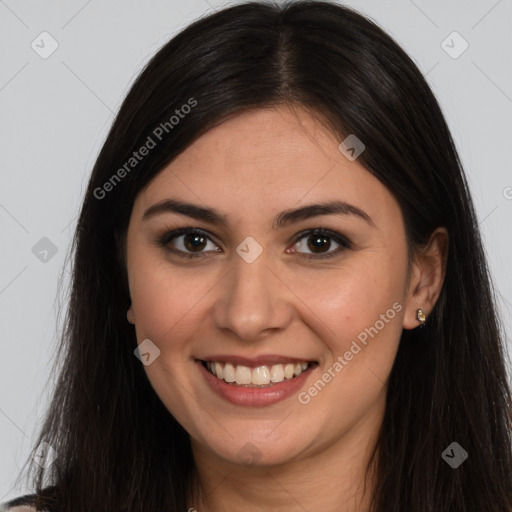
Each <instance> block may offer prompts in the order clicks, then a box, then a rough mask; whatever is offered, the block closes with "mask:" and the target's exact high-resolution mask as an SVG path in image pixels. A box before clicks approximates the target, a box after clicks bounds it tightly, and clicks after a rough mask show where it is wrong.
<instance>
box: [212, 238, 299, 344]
mask: <svg viewBox="0 0 512 512" xmlns="http://www.w3.org/2000/svg"><path fill="white" fill-rule="evenodd" d="M241 245H242V244H241ZM233 260H234V261H233V264H232V270H231V272H229V274H228V275H227V276H226V279H225V280H223V282H224V287H223V289H222V293H221V297H220V298H219V300H218V301H217V304H216V306H215V318H216V324H217V327H219V328H227V329H229V330H231V331H233V332H234V333H235V334H236V336H237V337H238V338H240V339H244V340H253V339H257V338H258V337H259V336H260V335H261V333H262V332H264V331H267V330H269V329H278V328H284V327H286V325H287V324H288V323H289V322H290V319H291V305H290V304H289V302H288V300H287V294H286V291H285V290H286V287H285V286H284V285H283V283H282V282H281V281H280V280H279V279H278V277H277V275H276V274H277V272H276V271H272V269H271V262H270V261H269V258H268V257H267V254H266V253H265V251H263V253H262V254H260V256H258V257H257V258H256V259H255V260H254V261H250V259H244V257H243V256H239V255H238V254H234V255H233Z"/></svg>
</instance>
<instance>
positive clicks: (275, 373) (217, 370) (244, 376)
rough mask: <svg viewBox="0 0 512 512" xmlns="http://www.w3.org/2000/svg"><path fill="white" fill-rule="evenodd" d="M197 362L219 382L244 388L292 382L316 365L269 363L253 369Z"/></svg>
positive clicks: (237, 365) (220, 362)
mask: <svg viewBox="0 0 512 512" xmlns="http://www.w3.org/2000/svg"><path fill="white" fill-rule="evenodd" d="M199 362H200V363H201V365H202V366H203V367H204V368H205V369H206V370H207V371H208V372H209V373H210V374H211V375H213V376H214V377H216V378H217V379H218V380H219V381H222V382H224V383H226V384H229V385H231V386H236V387H244V388H270V387H273V386H276V385H279V384H282V383H284V382H289V381H292V380H294V379H296V378H297V377H300V376H301V375H302V374H303V373H305V372H307V371H308V370H309V369H310V368H312V367H314V366H316V365H317V363H316V362H315V361H290V362H286V363H276V364H271V363H269V364H260V365H258V366H253V367H251V366H246V365H242V364H236V363H231V362H226V361H203V360H199Z"/></svg>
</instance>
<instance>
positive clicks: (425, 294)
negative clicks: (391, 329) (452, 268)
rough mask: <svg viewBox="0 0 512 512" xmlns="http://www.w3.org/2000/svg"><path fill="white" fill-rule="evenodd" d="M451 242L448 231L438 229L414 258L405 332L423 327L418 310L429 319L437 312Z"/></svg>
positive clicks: (405, 316)
mask: <svg viewBox="0 0 512 512" xmlns="http://www.w3.org/2000/svg"><path fill="white" fill-rule="evenodd" d="M448 241H449V235H448V231H447V230H446V228H444V227H438V228H436V229H435V230H434V231H433V232H432V234H431V235H430V238H429V241H428V242H427V243H426V244H425V245H424V246H423V247H421V248H420V249H419V250H418V251H417V253H416V254H415V256H414V260H413V262H412V264H411V266H412V269H411V274H410V280H409V287H408V290H407V298H406V306H405V315H404V320H403V328H404V329H414V328H416V327H418V325H420V321H419V320H418V318H417V316H416V312H417V310H418V309H419V308H421V310H422V311H423V312H424V313H425V315H426V317H427V319H428V316H429V315H430V313H431V312H432V310H433V309H434V305H435V303H436V302H437V299H438V298H439V295H440V293H441V289H442V287H443V282H444V277H445V274H446V262H447V260H448Z"/></svg>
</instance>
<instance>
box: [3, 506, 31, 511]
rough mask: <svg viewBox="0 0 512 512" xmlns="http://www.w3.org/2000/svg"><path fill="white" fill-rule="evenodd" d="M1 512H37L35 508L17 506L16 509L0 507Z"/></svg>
mask: <svg viewBox="0 0 512 512" xmlns="http://www.w3.org/2000/svg"><path fill="white" fill-rule="evenodd" d="M0 512H36V509H35V508H34V507H31V506H29V505H17V506H14V507H7V506H6V505H5V506H0Z"/></svg>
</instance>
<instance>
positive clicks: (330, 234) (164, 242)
mask: <svg viewBox="0 0 512 512" xmlns="http://www.w3.org/2000/svg"><path fill="white" fill-rule="evenodd" d="M189 234H190V235H199V236H204V237H206V238H208V239H209V240H210V241H212V242H213V240H211V239H210V236H209V235H208V233H206V232H205V231H202V230H200V229H197V228H179V229H176V230H174V231H168V232H166V233H165V234H164V235H163V236H161V237H160V238H158V240H157V243H158V245H159V246H160V247H162V248H164V249H166V250H168V251H170V252H172V253H173V254H176V255H178V256H180V257H182V258H198V257H201V256H202V255H203V253H204V252H197V253H190V252H184V251H182V250H180V249H174V248H171V247H169V242H171V240H173V239H174V238H176V237H178V236H181V235H189ZM311 235H315V236H325V237H327V238H330V239H332V240H334V241H335V242H336V243H337V244H339V245H340V247H338V248H337V249H335V250H334V251H332V252H330V253H327V254H311V255H304V254H302V253H297V254H299V257H300V258H304V259H307V260H319V259H325V258H332V257H333V256H336V255H338V254H340V253H341V252H343V251H345V250H346V249H351V248H352V244H351V243H350V242H349V241H348V239H347V238H345V237H344V236H342V235H341V234H339V233H336V232H334V231H329V230H327V229H324V228H316V229H308V230H306V231H302V232H300V233H298V234H297V235H296V237H295V239H294V242H293V245H295V244H296V243H297V242H298V241H299V240H301V239H302V238H304V237H306V236H311Z"/></svg>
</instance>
